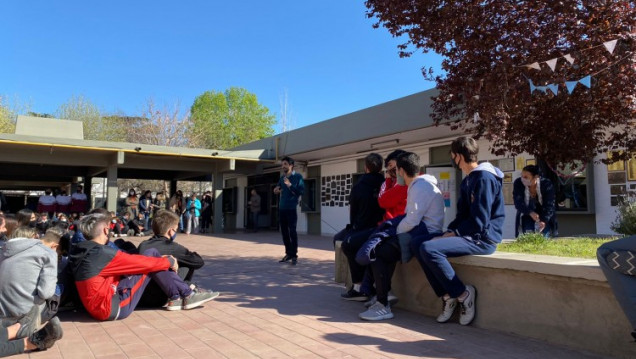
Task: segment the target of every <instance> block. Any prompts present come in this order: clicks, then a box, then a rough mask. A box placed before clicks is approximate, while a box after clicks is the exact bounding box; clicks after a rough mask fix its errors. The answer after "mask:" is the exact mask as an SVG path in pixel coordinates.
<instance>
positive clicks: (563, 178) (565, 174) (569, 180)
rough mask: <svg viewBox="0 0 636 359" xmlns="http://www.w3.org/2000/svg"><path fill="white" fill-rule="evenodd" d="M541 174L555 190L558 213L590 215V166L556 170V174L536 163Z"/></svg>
mask: <svg viewBox="0 0 636 359" xmlns="http://www.w3.org/2000/svg"><path fill="white" fill-rule="evenodd" d="M538 163H539V164H538V165H539V168H540V169H541V173H543V174H544V177H546V178H548V179H550V180H551V181H552V184H554V188H555V190H556V209H557V211H559V212H585V213H591V211H592V209H593V206H592V205H591V204H590V201H589V200H590V198H591V196H592V190H593V189H592V186H591V178H593V176H592V168H593V165H592V164H588V165H587V166H583V165H582V164H578V165H577V166H576V167H575V168H574V169H571V168H569V167H567V168H565V169H558V170H557V172H558V174H557V173H556V172H555V171H553V170H552V169H551V168H550V167H549V166H548V165H547V164H546V163H545V162H543V161H538Z"/></svg>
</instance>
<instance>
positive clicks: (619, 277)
mask: <svg viewBox="0 0 636 359" xmlns="http://www.w3.org/2000/svg"><path fill="white" fill-rule="evenodd" d="M635 256H636V236H629V237H624V238H620V239H617V240H615V241H611V242H607V243H604V244H603V245H602V246H600V247H599V248H598V249H597V250H596V258H597V259H598V263H599V265H600V267H601V270H603V274H605V277H606V278H607V283H608V284H609V286H610V288H612V291H613V292H614V296H615V297H616V300H617V301H618V304H619V305H620V306H621V309H623V312H624V313H625V315H626V316H627V320H628V321H629V324H631V326H632V328H633V331H632V337H633V338H634V339H635V340H636V268H634V265H633V263H634V260H633V259H632V258H634V257H635Z"/></svg>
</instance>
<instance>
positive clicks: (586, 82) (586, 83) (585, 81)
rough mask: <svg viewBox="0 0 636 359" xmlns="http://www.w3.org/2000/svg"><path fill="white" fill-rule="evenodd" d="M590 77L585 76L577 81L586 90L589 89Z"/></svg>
mask: <svg viewBox="0 0 636 359" xmlns="http://www.w3.org/2000/svg"><path fill="white" fill-rule="evenodd" d="M591 79H592V77H591V76H590V75H587V76H585V77H584V78H582V79H580V80H579V83H580V84H581V85H583V86H585V87H587V88H590V80H591Z"/></svg>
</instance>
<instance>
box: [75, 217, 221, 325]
mask: <svg viewBox="0 0 636 359" xmlns="http://www.w3.org/2000/svg"><path fill="white" fill-rule="evenodd" d="M109 220H110V218H109V217H108V216H106V215H103V214H91V215H87V216H85V217H84V218H82V220H80V224H79V227H80V230H81V231H82V233H83V234H84V237H85V238H86V239H87V240H86V241H84V242H80V243H77V244H75V245H74V246H73V247H72V248H71V255H70V266H71V268H72V272H73V276H74V278H75V284H76V285H77V290H78V292H79V295H80V299H81V300H82V303H83V304H84V307H85V308H86V310H87V311H88V313H89V314H90V315H91V316H92V317H93V318H95V319H97V320H117V319H124V318H126V317H128V316H129V315H130V314H131V313H132V312H133V310H134V309H135V308H136V307H137V304H138V302H139V299H140V298H141V295H142V294H143V292H144V290H145V289H146V286H147V285H148V283H149V282H150V280H151V279H152V280H154V281H155V282H156V283H157V284H159V287H161V289H162V290H163V291H164V293H165V294H166V295H167V296H168V298H170V301H169V302H168V305H167V307H166V309H168V310H181V309H193V308H195V307H198V306H200V305H201V304H203V303H205V302H208V301H210V300H212V299H214V298H215V297H216V296H218V293H214V292H208V291H205V290H203V289H201V288H195V289H191V288H190V286H189V285H188V284H187V283H185V282H184V281H183V280H181V278H179V276H178V275H177V273H176V272H177V271H178V270H179V264H178V263H177V260H176V259H175V258H174V257H172V256H166V257H162V256H161V254H159V251H157V250H156V249H153V248H151V249H148V250H146V251H145V252H144V253H143V255H138V254H127V253H124V252H122V251H116V250H114V249H112V248H110V247H108V246H106V245H105V244H106V243H108V232H109V230H108V222H109Z"/></svg>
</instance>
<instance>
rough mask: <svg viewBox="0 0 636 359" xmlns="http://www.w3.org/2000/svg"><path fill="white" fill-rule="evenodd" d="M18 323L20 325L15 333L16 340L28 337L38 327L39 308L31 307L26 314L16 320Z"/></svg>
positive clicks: (36, 306)
mask: <svg viewBox="0 0 636 359" xmlns="http://www.w3.org/2000/svg"><path fill="white" fill-rule="evenodd" d="M18 323H20V329H18V332H17V333H16V336H15V337H16V339H21V338H28V337H30V336H31V334H33V333H35V331H36V330H38V328H39V327H40V307H39V306H38V305H34V306H33V307H31V310H30V311H29V312H28V313H27V314H25V315H23V316H22V318H20V319H18Z"/></svg>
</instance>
